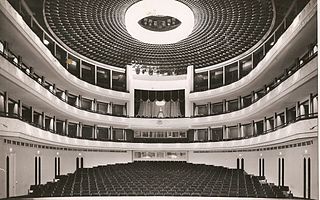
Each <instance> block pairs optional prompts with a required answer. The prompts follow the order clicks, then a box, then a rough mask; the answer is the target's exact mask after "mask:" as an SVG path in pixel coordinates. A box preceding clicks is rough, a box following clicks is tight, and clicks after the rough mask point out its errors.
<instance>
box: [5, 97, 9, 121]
mask: <svg viewBox="0 0 320 200" xmlns="http://www.w3.org/2000/svg"><path fill="white" fill-rule="evenodd" d="M4 113H5V114H6V116H8V114H9V95H8V92H4Z"/></svg>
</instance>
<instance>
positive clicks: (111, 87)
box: [110, 70, 113, 89]
mask: <svg viewBox="0 0 320 200" xmlns="http://www.w3.org/2000/svg"><path fill="white" fill-rule="evenodd" d="M110 89H113V85H112V70H110Z"/></svg>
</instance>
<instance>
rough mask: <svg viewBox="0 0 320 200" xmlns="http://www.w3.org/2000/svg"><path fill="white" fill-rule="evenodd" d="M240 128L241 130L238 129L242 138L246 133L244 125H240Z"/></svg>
mask: <svg viewBox="0 0 320 200" xmlns="http://www.w3.org/2000/svg"><path fill="white" fill-rule="evenodd" d="M240 129H241V130H240V131H241V137H242V138H244V137H246V136H247V135H248V134H247V133H246V132H245V130H244V126H241V127H240Z"/></svg>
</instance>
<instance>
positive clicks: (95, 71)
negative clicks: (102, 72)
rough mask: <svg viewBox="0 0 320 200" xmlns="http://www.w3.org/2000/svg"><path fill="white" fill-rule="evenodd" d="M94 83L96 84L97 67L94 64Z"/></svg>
mask: <svg viewBox="0 0 320 200" xmlns="http://www.w3.org/2000/svg"><path fill="white" fill-rule="evenodd" d="M94 84H95V85H97V84H98V67H97V66H96V65H95V66H94Z"/></svg>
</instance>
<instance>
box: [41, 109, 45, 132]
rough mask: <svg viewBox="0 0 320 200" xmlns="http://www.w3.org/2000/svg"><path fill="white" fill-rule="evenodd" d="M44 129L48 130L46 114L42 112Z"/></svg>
mask: <svg viewBox="0 0 320 200" xmlns="http://www.w3.org/2000/svg"><path fill="white" fill-rule="evenodd" d="M41 125H42V128H43V129H45V128H46V114H45V113H44V112H42V122H41Z"/></svg>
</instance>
